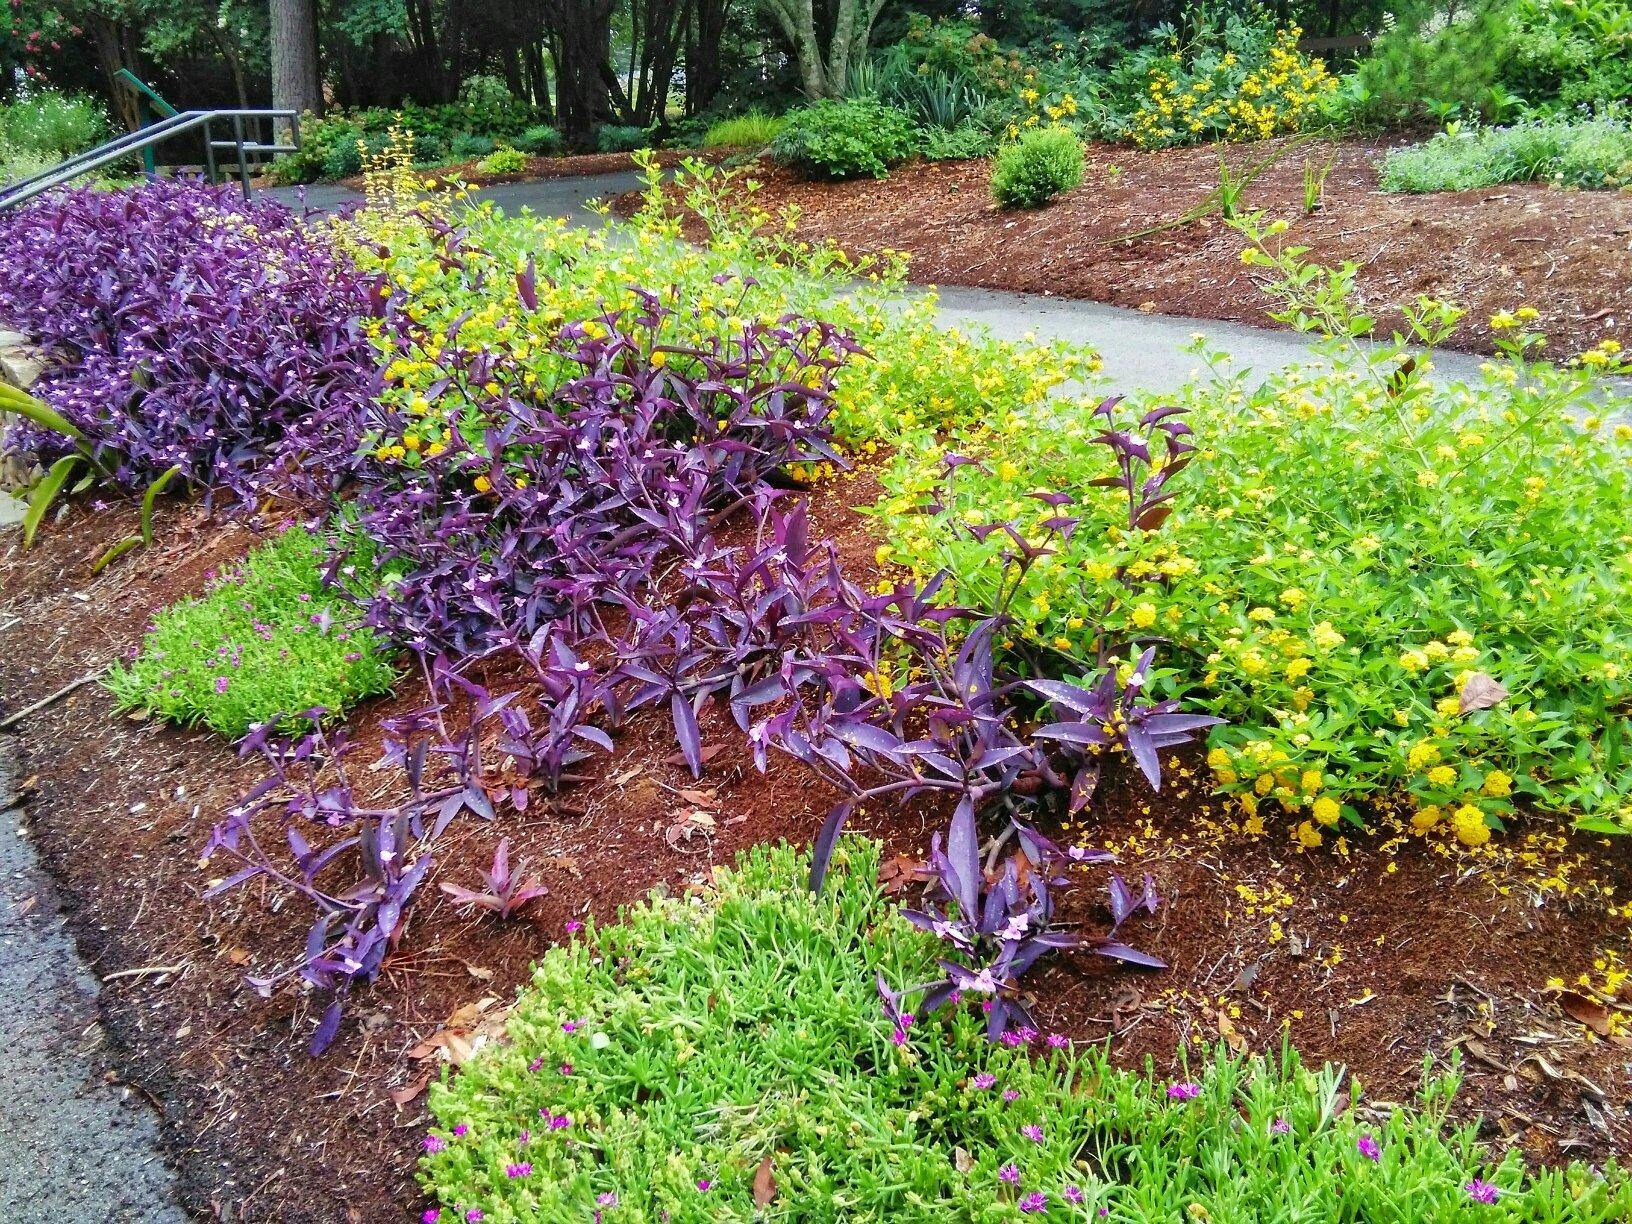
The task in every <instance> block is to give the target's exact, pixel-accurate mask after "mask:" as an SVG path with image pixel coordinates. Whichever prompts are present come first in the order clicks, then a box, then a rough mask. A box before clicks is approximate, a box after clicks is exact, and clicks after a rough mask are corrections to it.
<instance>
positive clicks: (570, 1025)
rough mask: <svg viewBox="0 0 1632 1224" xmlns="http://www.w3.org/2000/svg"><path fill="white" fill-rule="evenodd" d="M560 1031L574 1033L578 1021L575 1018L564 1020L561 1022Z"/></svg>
mask: <svg viewBox="0 0 1632 1224" xmlns="http://www.w3.org/2000/svg"><path fill="white" fill-rule="evenodd" d="M561 1031H562V1032H563V1033H576V1032H577V1031H578V1022H577V1021H575V1020H568V1021H566V1022H565V1023H564V1024H562V1026H561Z"/></svg>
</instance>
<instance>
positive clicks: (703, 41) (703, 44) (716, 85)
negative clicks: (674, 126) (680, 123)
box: [686, 0, 731, 115]
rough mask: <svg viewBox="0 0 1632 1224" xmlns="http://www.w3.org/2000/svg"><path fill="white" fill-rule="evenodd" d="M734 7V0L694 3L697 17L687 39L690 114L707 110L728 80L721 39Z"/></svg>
mask: <svg viewBox="0 0 1632 1224" xmlns="http://www.w3.org/2000/svg"><path fill="white" fill-rule="evenodd" d="M730 8H731V3H730V0H697V2H696V4H695V5H694V6H693V10H694V11H693V17H694V20H693V23H692V26H691V34H690V36H689V37H688V38H687V40H686V114H688V115H696V114H701V113H702V112H703V111H705V110H707V109H708V107H709V104H710V103H712V102H713V101H714V98H715V95H717V94H718V93H719V92H720V86H721V85H722V84H724V81H725V71H724V67H723V64H722V57H721V54H720V41H721V39H723V38H724V37H725V20H726V16H727V14H728V13H729V12H730Z"/></svg>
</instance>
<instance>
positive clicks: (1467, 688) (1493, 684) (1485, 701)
mask: <svg viewBox="0 0 1632 1224" xmlns="http://www.w3.org/2000/svg"><path fill="white" fill-rule="evenodd" d="M1457 700H1458V704H1459V706H1460V708H1461V711H1462V713H1464V714H1471V713H1472V712H1473V711H1474V710H1488V709H1490V708H1491V707H1492V706H1495V705H1500V704H1501V703H1502V702H1504V701H1506V700H1507V687H1506V686H1505V685H1504V684H1503V683H1502V682H1501V681H1500V680H1498V679H1496V677H1494V676H1487V675H1486V674H1485V673H1484V672H1474V673H1473V675H1471V676H1469V677H1468V679H1467V682H1466V683H1465V684H1463V685H1462V694H1461V696H1460V697H1459V698H1458V699H1457Z"/></svg>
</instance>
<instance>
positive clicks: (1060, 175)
mask: <svg viewBox="0 0 1632 1224" xmlns="http://www.w3.org/2000/svg"><path fill="white" fill-rule="evenodd" d="M1082 166H1083V159H1082V141H1081V140H1080V139H1079V138H1078V137H1077V134H1076V133H1075V132H1073V131H1071V129H1070V128H1063V127H1046V128H1031V129H1028V130H1027V131H1025V132H1022V133H1021V134H1020V136H1019V137H1018V138H1016V139H1014V140H1011V141H1009V142H1008V143H1007V144H1005V145H1004V146H1003V147H1002V148H1000V149H999V150H998V151H997V158H996V159H995V160H994V161H993V162H992V199H994V200H996V201H997V202H998V203H999V204H1001V205H1002V206H1003V207H1004V208H1041V207H1042V206H1043V205H1044V204H1047V203H1048V202H1049V201H1050V200H1052V199H1053V198H1054V197H1055V196H1057V195H1059V194H1060V193H1061V192H1062V191H1070V190H1071V189H1072V188H1073V187H1076V186H1078V185H1080V184H1081V182H1082Z"/></svg>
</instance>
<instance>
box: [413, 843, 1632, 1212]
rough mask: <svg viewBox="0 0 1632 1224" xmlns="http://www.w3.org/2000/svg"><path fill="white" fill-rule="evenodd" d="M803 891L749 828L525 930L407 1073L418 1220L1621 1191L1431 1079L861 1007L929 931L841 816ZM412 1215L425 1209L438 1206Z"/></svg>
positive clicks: (1388, 1206) (1523, 1197)
mask: <svg viewBox="0 0 1632 1224" xmlns="http://www.w3.org/2000/svg"><path fill="white" fill-rule="evenodd" d="M835 864H836V870H835V872H834V875H833V876H832V877H831V879H830V883H829V886H828V888H827V890H826V891H825V892H824V893H823V894H822V895H820V896H813V895H811V894H810V893H809V892H808V891H807V890H806V889H805V887H804V885H805V879H806V874H807V870H808V861H807V858H806V856H805V855H803V854H800V853H796V852H794V851H793V850H791V849H789V848H787V847H785V846H784V847H779V848H774V849H772V848H768V847H759V848H756V849H755V850H753V851H750V852H749V853H748V854H746V855H744V856H743V857H742V858H740V859H739V860H738V863H737V866H736V867H735V868H734V869H732V870H725V869H719V870H717V871H716V873H715V882H714V886H713V887H712V888H711V889H709V890H708V891H707V892H706V893H704V894H703V895H701V896H687V897H680V898H674V897H670V898H659V897H655V896H654V897H653V898H652V899H651V900H648V901H646V902H644V903H642V904H640V905H637V906H635V907H633V908H631V909H630V910H628V911H626V912H625V913H624V914H623V915H622V916H621V918H620V921H619V923H618V924H617V925H613V926H606V927H600V926H597V925H596V924H594V923H593V922H590V923H589V924H587V928H586V929H585V930H584V931H583V933H582V934H581V935H580V936H577V937H574V938H571V939H570V940H569V942H568V943H566V944H565V945H563V946H560V947H556V948H554V949H552V950H551V951H549V952H548V953H546V955H545V956H544V958H543V960H542V961H541V962H540V963H539V965H538V966H537V968H536V969H535V971H534V976H533V979H532V982H531V983H530V984H529V985H528V986H526V987H524V988H523V989H522V991H521V993H520V995H519V997H518V998H517V1001H516V1005H515V1007H514V1008H513V1009H512V1010H511V1011H510V1013H509V1015H508V1016H507V1017H506V1021H505V1039H504V1040H503V1041H502V1042H500V1043H497V1044H495V1045H491V1046H489V1047H487V1048H486V1049H485V1050H483V1051H482V1052H481V1053H480V1054H479V1055H478V1056H477V1057H476V1058H475V1059H473V1060H472V1061H470V1062H468V1063H466V1064H465V1066H464V1069H463V1070H462V1071H461V1072H460V1073H459V1074H458V1075H457V1077H455V1078H452V1079H445V1080H444V1081H443V1082H442V1083H440V1084H436V1085H433V1086H432V1089H431V1096H430V1106H431V1111H432V1113H433V1115H434V1118H435V1122H434V1124H433V1126H432V1128H431V1130H430V1132H429V1134H427V1135H426V1137H425V1139H424V1141H423V1147H424V1157H423V1160H422V1163H421V1171H420V1176H421V1180H422V1181H423V1183H424V1185H425V1186H426V1189H427V1190H428V1191H429V1193H430V1194H431V1195H432V1197H433V1199H434V1201H435V1202H436V1204H437V1206H435V1207H432V1208H431V1209H430V1210H429V1211H428V1212H426V1213H425V1216H424V1218H426V1219H429V1220H438V1219H439V1220H443V1221H463V1220H484V1219H485V1220H490V1221H497V1220H517V1221H520V1220H580V1219H581V1220H590V1219H599V1220H600V1221H602V1224H658V1221H667V1222H668V1224H705V1222H708V1224H716V1222H719V1221H731V1222H741V1224H747V1222H748V1221H755V1220H787V1221H793V1220H798V1221H800V1222H801V1224H839V1222H841V1221H842V1222H844V1224H857V1222H861V1221H886V1220H887V1221H891V1222H892V1224H944V1221H947V1220H968V1221H981V1222H989V1224H998V1222H999V1221H1013V1222H1018V1221H1021V1220H1026V1219H1037V1220H1060V1221H1066V1220H1071V1221H1081V1222H1083V1224H1088V1222H1090V1221H1092V1222H1096V1224H1097V1221H1101V1220H1109V1221H1113V1222H1115V1224H1133V1222H1134V1221H1152V1220H1173V1221H1179V1220H1192V1219H1213V1220H1257V1219H1271V1218H1273V1219H1279V1220H1307V1221H1320V1222H1321V1224H1328V1222H1332V1221H1390V1222H1394V1224H1406V1222H1407V1221H1410V1222H1412V1224H1439V1222H1441V1221H1443V1222H1446V1224H1450V1222H1451V1221H1455V1222H1457V1224H1462V1222H1464V1221H1492V1222H1494V1221H1506V1222H1512V1224H1518V1222H1519V1221H1525V1222H1526V1224H1549V1222H1562V1221H1572V1222H1579V1224H1598V1222H1600V1221H1605V1222H1607V1221H1610V1220H1618V1219H1623V1218H1625V1213H1626V1212H1627V1211H1629V1210H1632V1186H1629V1185H1628V1184H1627V1182H1626V1181H1625V1180H1624V1178H1623V1175H1622V1174H1621V1172H1620V1171H1619V1170H1618V1169H1617V1168H1615V1167H1613V1166H1611V1167H1610V1168H1609V1169H1608V1170H1606V1172H1605V1174H1604V1175H1603V1176H1602V1177H1600V1176H1598V1175H1596V1174H1594V1173H1592V1172H1590V1171H1589V1170H1587V1169H1586V1168H1584V1167H1582V1166H1579V1165H1576V1166H1571V1167H1569V1168H1568V1169H1552V1170H1542V1171H1539V1172H1537V1173H1535V1174H1534V1175H1527V1174H1526V1172H1525V1169H1524V1165H1523V1161H1522V1158H1521V1157H1520V1156H1518V1155H1517V1154H1516V1153H1509V1154H1508V1155H1507V1156H1506V1157H1503V1158H1500V1159H1497V1158H1496V1157H1494V1156H1493V1155H1492V1154H1491V1153H1489V1152H1488V1151H1487V1150H1486V1149H1485V1148H1484V1147H1483V1146H1482V1145H1481V1144H1479V1143H1478V1142H1477V1140H1476V1139H1475V1137H1474V1129H1473V1128H1472V1127H1452V1126H1450V1125H1448V1123H1447V1121H1446V1117H1447V1112H1448V1109H1449V1107H1450V1105H1451V1102H1452V1095H1453V1093H1454V1091H1455V1087H1456V1082H1455V1078H1454V1076H1452V1077H1449V1078H1439V1079H1426V1080H1425V1084H1424V1089H1423V1092H1422V1095H1421V1098H1420V1101H1419V1102H1418V1103H1417V1104H1416V1106H1415V1107H1412V1108H1402V1107H1393V1108H1391V1109H1390V1110H1389V1112H1388V1113H1387V1115H1386V1119H1385V1120H1382V1121H1379V1122H1375V1123H1373V1122H1369V1121H1365V1120H1362V1118H1361V1117H1359V1116H1358V1115H1357V1113H1356V1105H1357V1104H1359V1102H1358V1101H1357V1100H1351V1099H1350V1095H1349V1094H1350V1093H1353V1094H1354V1095H1355V1096H1356V1097H1358V1089H1357V1088H1356V1087H1355V1086H1354V1085H1353V1084H1352V1083H1348V1084H1345V1082H1344V1081H1345V1078H1346V1077H1345V1076H1344V1074H1343V1073H1342V1071H1341V1070H1339V1069H1334V1068H1330V1067H1327V1068H1322V1069H1319V1070H1316V1069H1312V1068H1305V1067H1303V1066H1302V1065H1301V1064H1300V1063H1299V1061H1298V1059H1297V1057H1296V1056H1295V1055H1294V1054H1292V1053H1291V1052H1290V1051H1288V1052H1285V1053H1283V1054H1282V1055H1281V1056H1280V1057H1278V1058H1267V1059H1265V1058H1258V1059H1247V1060H1240V1061H1237V1060H1233V1059H1230V1058H1228V1057H1226V1056H1223V1055H1222V1054H1221V1055H1220V1056H1219V1057H1217V1058H1216V1059H1215V1060H1214V1061H1213V1062H1212V1063H1211V1064H1210V1065H1209V1066H1207V1067H1205V1068H1202V1069H1198V1070H1197V1071H1196V1072H1195V1073H1194V1074H1193V1075H1190V1074H1186V1075H1182V1076H1180V1077H1176V1078H1175V1079H1173V1080H1166V1079H1162V1078H1160V1077H1156V1076H1154V1075H1153V1074H1152V1072H1151V1071H1150V1070H1149V1069H1148V1068H1147V1070H1146V1071H1145V1072H1144V1073H1139V1072H1130V1071H1123V1070H1119V1069H1117V1068H1114V1067H1112V1066H1110V1065H1109V1064H1108V1063H1107V1062H1106V1061H1105V1059H1104V1057H1103V1056H1102V1055H1101V1054H1100V1053H1099V1051H1098V1048H1097V1047H1095V1046H1085V1047H1078V1046H1074V1045H1073V1044H1072V1043H1071V1042H1069V1041H1067V1040H1066V1039H1065V1038H1063V1037H1059V1036H1055V1035H1051V1036H1047V1037H1045V1036H1043V1035H1041V1034H1034V1033H1025V1032H1022V1033H1020V1034H1018V1035H1017V1040H1016V1042H1015V1043H1014V1044H1012V1045H1006V1044H994V1043H991V1042H988V1041H987V1040H986V1039H985V1037H984V1035H983V1028H984V1026H983V1023H982V1019H981V1008H980V1001H979V999H977V998H975V997H973V996H970V997H967V998H965V999H964V1000H963V1002H962V1005H961V1006H958V1007H952V1008H946V1009H943V1010H942V1011H940V1012H938V1013H936V1014H935V1015H934V1016H933V1017H926V1018H918V1019H914V1018H913V1017H911V1015H910V1010H911V997H910V996H908V997H907V998H906V999H904V1000H902V1006H903V1007H905V1008H907V1011H908V1014H905V1015H902V1014H899V1013H898V1014H894V1015H891V1014H887V1013H886V1010H885V1009H881V1008H880V1007H879V995H880V991H881V990H894V989H896V988H898V987H901V986H904V985H907V984H909V983H912V982H917V981H921V980H923V979H924V978H926V977H931V976H934V975H935V973H936V970H935V969H934V966H933V960H934V957H935V955H936V953H937V941H936V940H934V939H933V937H931V936H929V935H926V934H924V933H922V932H919V931H917V930H916V929H914V928H912V927H911V926H909V925H908V924H907V923H906V922H905V921H904V920H903V919H902V918H901V916H900V915H899V913H898V912H897V911H896V909H895V907H894V905H893V904H892V903H891V902H889V900H888V899H887V898H886V897H885V896H884V895H883V893H882V891H881V889H880V887H879V885H878V884H877V882H876V880H877V871H878V865H879V850H878V847H877V846H876V845H875V844H873V843H871V842H868V841H865V840H847V841H846V842H845V843H844V844H843V845H842V846H841V848H840V850H839V853H838V855H837V856H836V859H835ZM437 1213H440V1215H438V1214H437Z"/></svg>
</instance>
